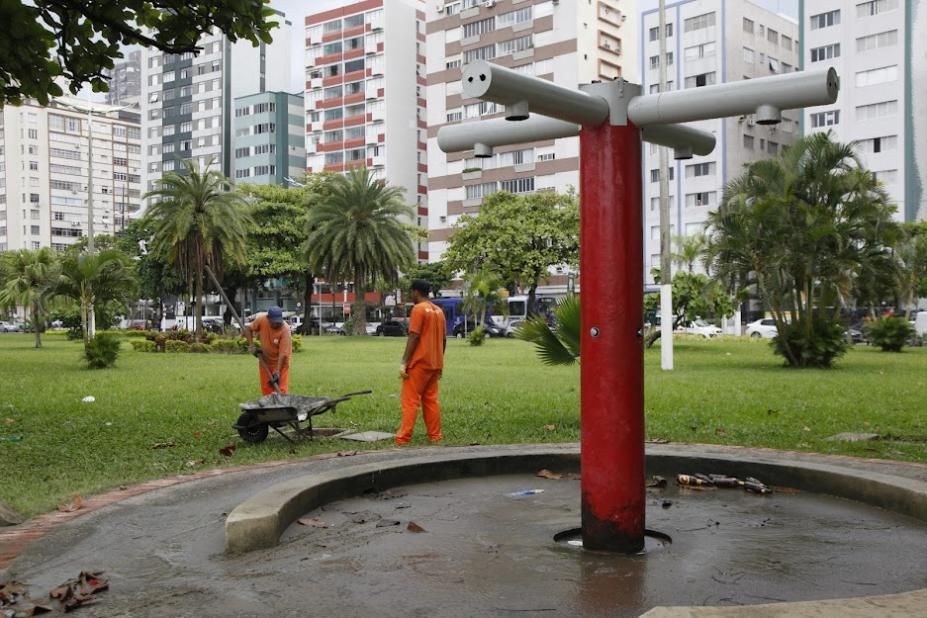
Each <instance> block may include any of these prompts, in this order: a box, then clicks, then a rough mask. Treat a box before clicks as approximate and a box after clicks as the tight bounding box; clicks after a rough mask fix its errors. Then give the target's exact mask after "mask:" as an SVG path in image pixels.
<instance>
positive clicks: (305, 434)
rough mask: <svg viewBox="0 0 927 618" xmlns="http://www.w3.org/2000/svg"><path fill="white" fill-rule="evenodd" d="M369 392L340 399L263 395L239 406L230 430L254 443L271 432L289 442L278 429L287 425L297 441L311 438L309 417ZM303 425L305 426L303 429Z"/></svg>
mask: <svg viewBox="0 0 927 618" xmlns="http://www.w3.org/2000/svg"><path fill="white" fill-rule="evenodd" d="M372 392H373V391H372V390H365V391H355V392H353V393H346V394H344V395H342V396H341V397H337V398H335V399H329V398H327V397H304V396H302V395H288V394H283V393H280V392H276V393H271V394H270V395H265V396H263V397H261V398H260V399H254V400H252V401H247V402H245V403H242V404H239V406H238V407H239V408H241V410H242V413H241V416H239V417H238V422H236V423H235V424H234V425H232V427H233V428H234V429H236V430H238V435H240V436H241V439H242V440H244V441H245V442H250V443H252V444H257V443H259V442H263V441H264V440H266V439H267V435H268V433H269V432H270V430H271V429H273V430H274V431H276V432H277V433H279V434H280V435H281V436H283V437H284V438H286V439H287V440H289V441H290V442H293V439H292V438H290V436H288V435H287V434H285V433H283V431H281V428H284V427H287V426H289V427H290V428H292V429H293V433H294V434H295V435H296V436H297V437H300V438H309V439H312V417H313V416H318V415H319V414H324V413H326V412H329V411H331V412H334V411H335V408H336V407H337V406H338V404H339V403H343V402H345V401H348V400H349V399H351V398H352V397H357V396H358V395H369V394H370V393H372ZM303 423H306V424H307V426H303Z"/></svg>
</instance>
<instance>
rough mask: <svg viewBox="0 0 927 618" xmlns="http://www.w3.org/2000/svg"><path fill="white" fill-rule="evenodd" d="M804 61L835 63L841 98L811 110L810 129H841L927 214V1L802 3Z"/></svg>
mask: <svg viewBox="0 0 927 618" xmlns="http://www.w3.org/2000/svg"><path fill="white" fill-rule="evenodd" d="M799 15H800V20H801V30H802V36H801V41H802V52H801V54H802V56H801V58H802V65H803V66H804V67H805V68H808V69H810V68H814V67H819V66H827V65H833V66H835V67H836V68H837V71H838V72H839V73H840V77H841V80H840V82H841V84H840V85H841V88H840V99H839V100H838V101H837V103H835V104H834V105H831V106H829V107H827V108H821V109H817V108H816V109H813V110H807V111H805V112H804V117H803V119H802V120H803V129H804V131H805V132H806V133H816V132H821V131H833V133H834V136H835V137H836V139H838V140H840V141H842V142H853V141H855V142H858V147H857V152H858V153H859V154H860V156H861V157H862V159H863V162H864V163H865V165H866V166H867V167H868V168H869V169H871V170H872V171H873V172H874V173H875V175H876V177H878V179H879V180H880V181H882V183H883V184H884V186H885V189H886V190H887V191H888V193H889V195H890V196H891V198H892V200H893V202H894V203H895V204H896V205H897V207H898V213H897V218H898V220H899V221H916V220H924V219H927V192H925V183H927V1H925V0H907V1H906V2H905V1H902V0H867V1H865V2H860V1H858V0H853V1H850V0H815V1H814V2H804V1H802V2H800V3H799Z"/></svg>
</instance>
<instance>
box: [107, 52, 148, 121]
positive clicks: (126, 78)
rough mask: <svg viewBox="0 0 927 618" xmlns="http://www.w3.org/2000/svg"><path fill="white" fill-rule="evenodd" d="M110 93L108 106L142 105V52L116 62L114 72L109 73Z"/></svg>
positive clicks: (108, 93)
mask: <svg viewBox="0 0 927 618" xmlns="http://www.w3.org/2000/svg"><path fill="white" fill-rule="evenodd" d="M107 76H108V78H109V92H107V93H106V103H107V104H108V105H133V106H136V107H137V106H138V105H139V104H140V103H141V96H142V52H141V51H138V50H137V51H132V52H129V53H128V54H126V57H125V58H124V59H123V60H120V61H118V62H116V64H115V66H114V67H113V68H112V70H110V71H107Z"/></svg>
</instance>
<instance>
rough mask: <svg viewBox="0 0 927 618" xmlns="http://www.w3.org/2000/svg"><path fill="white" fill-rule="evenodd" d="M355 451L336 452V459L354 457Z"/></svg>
mask: <svg viewBox="0 0 927 618" xmlns="http://www.w3.org/2000/svg"><path fill="white" fill-rule="evenodd" d="M355 455H357V451H338V457H354V456H355Z"/></svg>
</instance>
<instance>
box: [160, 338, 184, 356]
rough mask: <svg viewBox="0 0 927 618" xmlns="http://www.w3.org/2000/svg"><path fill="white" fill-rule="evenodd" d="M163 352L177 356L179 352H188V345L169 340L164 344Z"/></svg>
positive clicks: (179, 341) (179, 340) (177, 340)
mask: <svg viewBox="0 0 927 618" xmlns="http://www.w3.org/2000/svg"><path fill="white" fill-rule="evenodd" d="M164 351H165V352H167V353H169V354H171V353H173V354H178V353H181V352H189V351H190V344H189V343H187V342H186V341H183V340H181V339H169V340H168V341H165V342H164Z"/></svg>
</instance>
